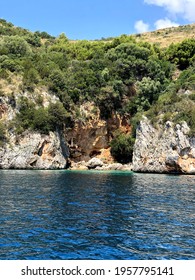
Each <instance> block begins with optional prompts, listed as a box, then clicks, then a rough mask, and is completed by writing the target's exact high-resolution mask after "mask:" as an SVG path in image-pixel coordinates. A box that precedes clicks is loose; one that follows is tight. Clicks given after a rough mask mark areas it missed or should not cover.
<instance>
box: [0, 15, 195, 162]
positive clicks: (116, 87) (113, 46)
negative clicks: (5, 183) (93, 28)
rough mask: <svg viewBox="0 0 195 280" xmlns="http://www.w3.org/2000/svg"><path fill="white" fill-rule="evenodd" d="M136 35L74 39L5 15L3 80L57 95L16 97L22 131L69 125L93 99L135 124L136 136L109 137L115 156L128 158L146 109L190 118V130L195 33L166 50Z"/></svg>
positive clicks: (0, 48) (0, 33) (158, 115)
mask: <svg viewBox="0 0 195 280" xmlns="http://www.w3.org/2000/svg"><path fill="white" fill-rule="evenodd" d="M180 29H181V27H180ZM171 30H172V29H171ZM183 31H184V29H182V32H183ZM166 32H167V31H166ZM156 34H157V33H156ZM163 34H164V33H163ZM157 35H158V34H157ZM139 38H140V36H137V37H136V36H134V37H133V36H127V35H122V36H120V37H118V38H110V39H109V40H108V39H107V40H106V39H104V40H99V41H86V40H83V41H74V42H71V41H69V40H68V38H67V37H66V36H65V34H61V35H60V36H58V37H57V38H54V37H52V36H50V35H49V34H47V33H46V32H39V31H37V32H34V33H32V32H29V31H28V30H26V29H22V28H19V27H14V26H13V25H12V24H11V23H8V22H6V21H5V20H0V79H2V80H6V81H8V80H9V79H11V78H10V77H13V76H15V77H20V78H21V80H22V84H21V85H20V90H21V92H35V89H36V88H40V87H44V88H46V89H47V91H48V92H50V93H51V94H53V95H55V96H56V97H57V98H58V100H59V101H58V102H57V103H55V102H54V103H52V102H50V104H49V105H48V106H47V107H43V106H42V104H43V99H42V98H41V97H40V96H37V97H36V98H35V100H33V101H32V100H30V99H28V98H26V97H23V98H22V99H20V101H19V100H17V101H15V102H17V103H18V104H17V106H18V108H19V112H18V114H17V116H16V119H15V121H14V127H15V129H16V130H17V131H18V133H19V132H22V131H24V130H25V129H31V130H38V131H42V132H43V133H49V131H50V130H52V131H54V130H56V129H63V128H64V127H69V126H71V127H72V126H74V122H75V121H76V120H77V118H79V114H78V111H79V108H80V105H82V104H83V103H85V102H88V101H89V102H93V104H95V107H96V108H99V109H100V115H101V118H103V119H105V120H108V119H109V118H110V117H111V116H112V115H113V113H114V114H116V113H117V114H120V115H121V116H123V115H124V114H125V115H126V116H128V117H129V120H130V124H134V125H133V129H132V136H131V135H125V134H121V135H117V136H115V138H114V139H113V141H112V142H111V151H112V155H113V156H114V157H115V158H116V159H117V160H118V161H123V162H126V160H127V157H128V158H130V157H131V155H132V147H133V142H134V140H133V137H135V128H136V124H137V123H138V120H139V119H140V116H141V115H143V114H146V115H147V116H148V118H150V119H151V121H152V122H153V123H154V124H155V123H157V122H158V121H159V120H160V119H161V120H163V121H164V122H165V121H166V120H173V121H175V122H180V121H182V120H185V121H187V123H188V124H189V126H190V128H191V133H192V134H193V133H194V131H195V121H194V114H195V113H194V112H195V109H194V107H195V104H194V102H195V98H194V94H195V74H194V73H195V39H186V40H184V41H183V42H180V43H176V44H171V45H170V46H169V47H168V48H165V49H161V48H160V47H159V46H158V45H157V44H154V45H152V44H150V43H147V42H143V41H141V40H138V39H139ZM178 72H179V73H180V75H177V77H176V78H174V79H173V77H174V75H175V73H178ZM1 91H2V89H1ZM25 96H26V95H25ZM0 130H1V135H3V129H2V128H1V127H0ZM2 137H3V136H0V138H1V139H3V138H2ZM126 155H128V156H127V157H126Z"/></svg>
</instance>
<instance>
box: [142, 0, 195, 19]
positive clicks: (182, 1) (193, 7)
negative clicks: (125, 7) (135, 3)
mask: <svg viewBox="0 0 195 280" xmlns="http://www.w3.org/2000/svg"><path fill="white" fill-rule="evenodd" d="M144 2H145V3H146V4H151V5H156V6H159V7H163V8H165V9H166V10H167V11H168V12H169V13H171V14H173V15H180V16H182V17H183V18H185V19H187V20H189V21H195V0H144Z"/></svg>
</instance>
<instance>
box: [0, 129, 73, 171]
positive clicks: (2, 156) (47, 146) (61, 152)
mask: <svg viewBox="0 0 195 280" xmlns="http://www.w3.org/2000/svg"><path fill="white" fill-rule="evenodd" d="M65 147H66V144H65V143H63V139H61V136H60V135H59V134H58V133H53V132H50V134H49V135H41V134H40V133H37V132H28V131H26V132H25V133H24V134H22V135H21V136H15V135H12V136H11V137H10V139H9V143H7V144H6V145H5V146H4V147H3V148H1V149H0V168H3V169H10V168H12V169H25V168H26V169H60V168H65V167H66V165H67V158H68V156H69V152H68V148H65Z"/></svg>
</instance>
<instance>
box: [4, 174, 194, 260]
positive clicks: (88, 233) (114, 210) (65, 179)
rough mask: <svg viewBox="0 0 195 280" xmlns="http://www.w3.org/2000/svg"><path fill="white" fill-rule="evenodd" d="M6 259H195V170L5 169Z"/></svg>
mask: <svg viewBox="0 0 195 280" xmlns="http://www.w3.org/2000/svg"><path fill="white" fill-rule="evenodd" d="M0 259H29V260H30V259H43V260H49V259H50V260H52V259H53V260H54V259H58V260H60V259H78V260H79V259H93V260H96V259H97V260H98V259H195V176H174V175H159V174H135V173H131V172H91V171H90V172H77V171H74V172H73V171H62V170H61V171H29V170H1V171H0Z"/></svg>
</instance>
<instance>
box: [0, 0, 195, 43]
mask: <svg viewBox="0 0 195 280" xmlns="http://www.w3.org/2000/svg"><path fill="white" fill-rule="evenodd" d="M0 18H3V19H5V20H7V21H10V22H12V23H13V24H14V25H16V26H20V27H23V28H26V29H29V30H31V31H37V30H39V31H46V32H48V33H49V34H51V35H54V36H58V35H59V34H61V33H63V32H64V33H65V34H66V36H67V37H68V38H69V39H100V38H102V37H112V36H119V35H121V34H133V33H142V32H146V31H151V30H155V29H159V28H164V27H170V26H177V25H183V24H189V23H192V22H195V0H80V1H79V0H17V1H16V0H0Z"/></svg>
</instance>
